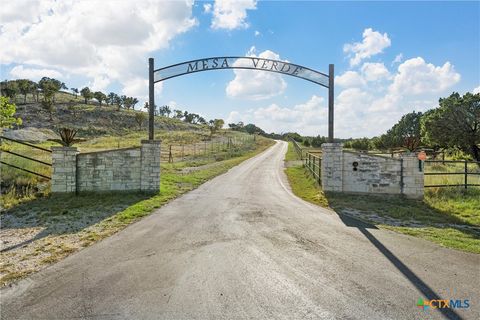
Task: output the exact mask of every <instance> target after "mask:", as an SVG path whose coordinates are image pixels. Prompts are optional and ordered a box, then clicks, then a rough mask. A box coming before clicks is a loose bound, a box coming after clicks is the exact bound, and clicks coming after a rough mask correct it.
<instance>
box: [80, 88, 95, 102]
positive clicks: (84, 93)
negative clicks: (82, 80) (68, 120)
mask: <svg viewBox="0 0 480 320" xmlns="http://www.w3.org/2000/svg"><path fill="white" fill-rule="evenodd" d="M80 94H81V95H82V97H83V98H84V99H85V104H88V100H89V99H92V98H93V93H92V91H90V88H89V87H85V88H83V89H82V90H80Z"/></svg>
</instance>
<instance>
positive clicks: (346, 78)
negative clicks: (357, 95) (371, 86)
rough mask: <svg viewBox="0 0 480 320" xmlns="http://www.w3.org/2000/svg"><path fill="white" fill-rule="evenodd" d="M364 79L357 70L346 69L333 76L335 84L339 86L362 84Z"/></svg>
mask: <svg viewBox="0 0 480 320" xmlns="http://www.w3.org/2000/svg"><path fill="white" fill-rule="evenodd" d="M364 84H365V80H364V79H363V77H362V76H361V75H360V74H359V73H358V72H357V71H346V72H345V73H344V74H342V75H340V76H336V77H335V85H338V86H340V87H357V86H363V85H364Z"/></svg>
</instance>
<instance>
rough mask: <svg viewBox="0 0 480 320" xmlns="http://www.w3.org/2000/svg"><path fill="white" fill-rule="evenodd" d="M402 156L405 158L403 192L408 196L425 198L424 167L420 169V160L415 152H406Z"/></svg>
mask: <svg viewBox="0 0 480 320" xmlns="http://www.w3.org/2000/svg"><path fill="white" fill-rule="evenodd" d="M401 158H402V159H403V188H402V193H403V194H404V195H405V196H407V197H408V198H412V199H423V184H424V175H423V170H424V169H423V168H422V169H421V170H420V167H419V162H420V160H418V158H417V155H416V154H415V153H405V154H403V155H402V156H401Z"/></svg>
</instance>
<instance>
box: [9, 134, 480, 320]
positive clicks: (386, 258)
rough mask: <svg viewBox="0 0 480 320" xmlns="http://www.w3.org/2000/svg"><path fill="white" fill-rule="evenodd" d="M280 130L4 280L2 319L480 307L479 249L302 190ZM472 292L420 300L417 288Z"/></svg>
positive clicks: (326, 314) (310, 315) (464, 312)
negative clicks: (464, 248)
mask: <svg viewBox="0 0 480 320" xmlns="http://www.w3.org/2000/svg"><path fill="white" fill-rule="evenodd" d="M286 148H287V145H286V143H284V142H279V143H277V144H276V145H275V146H273V147H272V148H270V149H269V150H267V151H266V152H264V153H262V154H261V155H259V156H257V157H255V158H252V159H250V160H248V161H246V162H244V163H242V164H241V165H239V166H238V167H235V168H233V169H232V170H230V171H229V172H228V173H226V174H224V175H222V176H219V177H217V178H216V179H213V180H211V181H209V182H207V183H205V184H204V185H202V186H201V187H200V188H198V189H196V190H194V191H192V192H190V193H188V194H186V195H184V196H182V197H181V198H178V199H177V200H175V201H172V202H171V203H170V204H168V205H166V206H164V207H162V208H160V209H159V210H157V211H156V212H155V213H154V214H152V215H150V216H149V217H147V218H145V219H143V220H142V221H140V222H138V223H136V224H134V225H132V226H130V227H128V228H126V229H125V230H123V231H122V232H120V233H118V234H116V235H114V236H112V237H110V238H108V239H106V240H104V241H102V242H100V243H98V244H96V245H94V246H92V247H90V248H87V249H85V250H83V251H81V252H79V253H77V254H74V255H72V256H70V257H69V258H67V259H65V260H64V261H62V262H60V263H58V264H56V265H54V266H52V267H50V268H48V269H45V270H43V271H42V272H39V273H38V274H35V275H33V276H32V277H30V278H28V279H26V280H23V281H21V282H20V283H18V284H17V285H15V286H13V287H12V288H6V289H3V290H1V318H2V319H202V320H203V319H425V318H427V319H428V318H442V317H447V318H455V317H462V318H465V319H475V318H477V319H478V318H479V304H480V301H479V299H478V298H479V288H480V279H479V264H480V256H479V255H474V254H467V253H462V252H459V251H455V250H450V249H445V248H441V247H439V246H438V245H435V244H432V243H429V242H427V241H424V240H421V239H417V238H412V237H409V236H404V235H400V234H396V233H393V232H389V231H385V230H378V229H375V228H374V227H371V226H368V225H365V224H361V223H358V222H355V220H352V219H348V218H346V217H339V216H338V215H337V214H336V213H335V212H333V211H329V210H326V209H322V208H319V207H317V206H314V205H311V204H308V203H306V202H304V201H302V200H300V199H298V198H296V197H295V196H294V195H293V194H292V193H291V192H290V191H289V188H288V186H287V182H286V178H285V176H284V174H283V157H284V154H285V152H286ZM439 297H441V298H445V299H462V300H463V299H469V300H470V305H471V306H470V308H469V309H454V310H453V311H452V310H449V309H444V310H443V311H442V312H441V311H438V310H431V309H430V310H425V311H424V310H422V309H420V308H418V307H417V306H416V303H417V300H418V299H419V298H424V299H434V298H439Z"/></svg>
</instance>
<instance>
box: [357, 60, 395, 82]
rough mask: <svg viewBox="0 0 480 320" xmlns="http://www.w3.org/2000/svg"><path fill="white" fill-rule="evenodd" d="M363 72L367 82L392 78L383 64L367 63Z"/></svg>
mask: <svg viewBox="0 0 480 320" xmlns="http://www.w3.org/2000/svg"><path fill="white" fill-rule="evenodd" d="M361 70H362V73H363V76H364V78H365V80H367V81H377V80H382V79H385V78H388V77H389V76H390V72H388V70H387V68H386V67H385V65H384V64H383V63H373V62H366V63H364V64H363V66H362V69H361Z"/></svg>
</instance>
